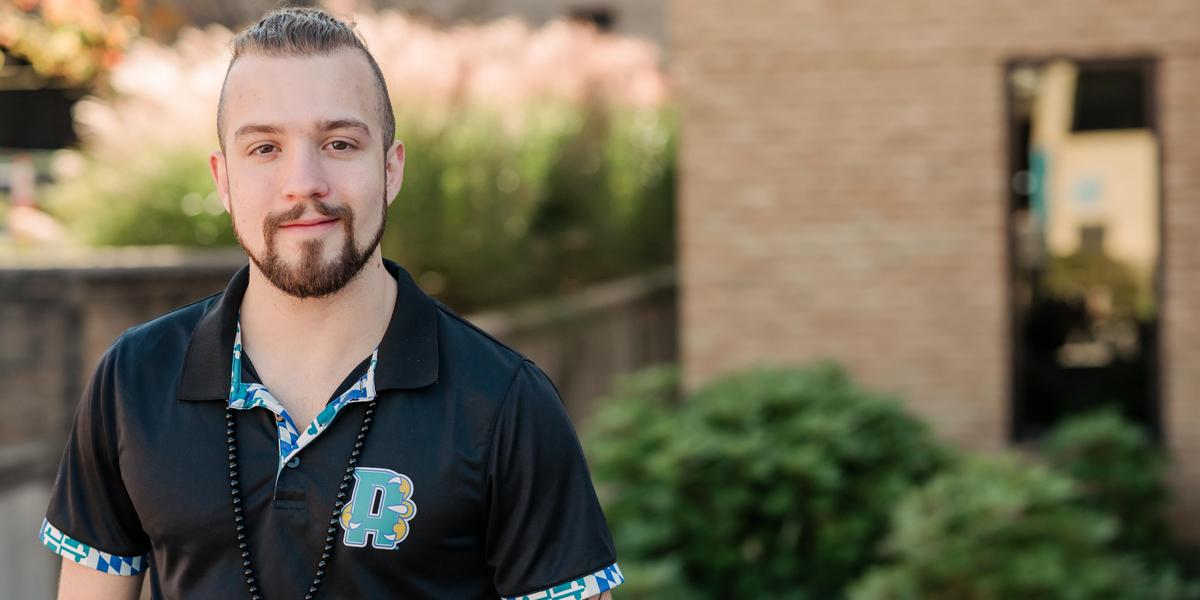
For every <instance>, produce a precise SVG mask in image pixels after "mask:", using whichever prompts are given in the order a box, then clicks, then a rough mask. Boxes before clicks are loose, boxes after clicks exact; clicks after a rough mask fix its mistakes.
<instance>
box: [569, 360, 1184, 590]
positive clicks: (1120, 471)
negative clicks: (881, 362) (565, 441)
mask: <svg viewBox="0 0 1200 600" xmlns="http://www.w3.org/2000/svg"><path fill="white" fill-rule="evenodd" d="M678 377H679V374H678V372H677V370H676V369H675V368H674V367H655V368H651V369H647V370H644V371H641V372H639V373H636V374H634V375H632V376H629V377H628V378H625V379H623V380H621V381H620V382H618V386H617V389H616V391H615V392H614V393H613V395H612V396H611V397H609V398H607V399H605V401H604V403H603V404H602V408H601V410H600V411H599V412H598V413H597V415H596V418H595V420H594V421H593V422H592V423H591V425H590V427H589V429H588V430H587V431H586V432H585V433H586V435H585V436H584V439H585V441H586V442H587V443H586V447H587V449H588V453H589V460H590V462H591V465H592V469H593V470H592V473H593V476H594V477H595V479H596V481H597V483H598V489H599V491H600V494H601V500H602V502H603V503H604V505H605V514H606V515H607V517H608V520H609V525H610V527H611V529H612V532H613V536H614V540H615V542H616V544H617V552H618V558H619V560H620V562H621V565H622V568H623V569H624V570H625V572H626V575H627V582H626V583H625V584H624V585H623V586H622V590H621V591H622V597H624V598H629V599H631V600H638V599H642V598H645V599H650V598H653V599H656V600H657V599H672V598H688V599H694V598H714V599H724V598H756V599H758V598H763V599H776V598H789V599H818V598H819V599H822V600H824V599H837V598H847V597H848V598H851V599H852V600H923V599H933V600H1008V599H1010V598H1042V599H1048V600H1056V599H1067V600H1072V599H1078V600H1093V599H1094V600H1102V599H1109V598H1121V599H1133V600H1186V599H1195V598H1200V588H1198V587H1197V585H1196V584H1195V583H1192V582H1187V581H1185V579H1184V578H1183V577H1182V576H1181V575H1180V572H1181V571H1180V570H1179V569H1178V567H1177V563H1179V561H1178V559H1176V558H1173V557H1172V552H1171V548H1172V541H1171V540H1170V536H1169V535H1168V533H1167V531H1166V530H1165V528H1164V526H1163V516H1162V510H1163V506H1164V500H1165V494H1166V493H1165V490H1164V484H1163V480H1162V474H1163V471H1162V467H1163V465H1164V462H1163V457H1162V456H1161V454H1160V453H1159V452H1158V451H1157V450H1156V449H1155V448H1154V447H1153V445H1152V444H1151V443H1150V442H1149V440H1148V439H1147V438H1146V437H1145V435H1144V434H1143V433H1142V432H1141V430H1140V429H1139V428H1138V427H1137V426H1135V425H1133V424H1131V423H1128V422H1125V421H1123V420H1121V419H1120V417H1118V416H1117V415H1115V414H1112V413H1107V412H1106V413H1099V414H1094V415H1084V416H1080V417H1076V418H1074V419H1070V420H1068V421H1066V422H1064V423H1063V424H1061V425H1060V426H1059V427H1057V428H1056V429H1055V430H1054V431H1052V432H1051V435H1049V436H1048V437H1047V438H1046V439H1045V440H1044V442H1043V445H1042V447H1040V448H1039V450H1041V452H1035V453H1032V454H1031V456H1029V457H1018V456H1017V455H1015V454H1010V453H999V454H996V455H989V456H980V455H976V454H973V453H969V452H963V451H958V450H952V449H950V448H948V447H946V446H943V445H941V444H939V443H937V442H936V441H935V440H934V439H933V438H932V437H931V435H930V433H929V431H928V428H927V427H926V426H925V425H924V424H922V423H921V422H920V421H918V420H917V419H915V418H914V417H912V416H910V415H909V414H907V413H906V412H905V411H904V410H903V409H902V408H901V407H900V406H899V405H898V404H897V403H896V402H895V401H894V400H892V399H891V398H888V397H886V396H880V395H878V394H875V393H872V392H869V391H866V390H863V389H861V388H859V387H857V386H855V385H854V384H853V383H852V382H851V381H850V379H849V377H848V376H847V374H846V373H845V371H844V370H842V369H841V368H839V367H838V366H836V365H835V364H833V363H830V362H820V363H814V364H812V365H810V366H806V367H801V368H783V367H769V368H768V367H764V368H757V369H750V370H746V371H742V372H737V373H733V374H730V375H726V376H724V377H721V378H719V379H717V380H715V381H713V382H711V383H709V384H707V385H705V386H703V387H702V388H700V389H698V390H696V391H694V392H692V393H690V394H687V395H686V396H685V395H684V394H682V393H681V392H680V388H679V381H678Z"/></svg>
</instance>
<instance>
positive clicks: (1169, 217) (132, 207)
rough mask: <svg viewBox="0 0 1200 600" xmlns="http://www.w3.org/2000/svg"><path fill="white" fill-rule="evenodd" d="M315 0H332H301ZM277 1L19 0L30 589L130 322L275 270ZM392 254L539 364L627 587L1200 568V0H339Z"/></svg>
mask: <svg viewBox="0 0 1200 600" xmlns="http://www.w3.org/2000/svg"><path fill="white" fill-rule="evenodd" d="M299 4H304V3H299ZM273 5H274V3H273V2H265V1H260V0H251V1H245V2H236V3H235V2H225V1H218V0H189V1H185V0H0V410H3V411H4V413H5V414H7V415H8V417H7V418H5V419H4V420H3V421H0V512H2V513H3V514H5V515H6V518H5V519H3V520H2V521H0V581H3V582H4V585H3V586H0V598H49V597H51V596H52V594H53V589H54V584H55V579H56V576H57V568H58V561H59V559H58V558H57V557H56V556H54V555H52V554H51V553H50V552H48V551H46V550H44V549H43V548H41V547H40V545H39V544H38V543H37V540H36V532H37V528H38V526H39V524H40V523H41V519H42V516H43V515H44V512H45V508H46V502H47V500H48V493H49V488H50V484H51V482H52V480H53V476H54V473H55V471H56V469H57V465H58V460H59V457H60V456H61V452H62V447H63V444H64V443H65V435H66V431H67V427H68V425H69V422H70V419H71V416H72V413H73V411H74V408H75V405H76V403H77V402H78V399H79V395H80V393H81V392H82V389H83V386H84V384H85V382H86V380H87V379H88V378H89V377H90V375H91V372H92V369H93V368H94V366H95V364H96V361H97V359H98V358H99V356H100V354H101V353H102V352H103V351H104V349H105V348H107V346H108V345H109V344H110V343H112V341H113V340H114V339H115V338H116V337H117V336H118V335H119V334H120V333H121V332H122V331H123V330H124V329H125V328H127V327H130V326H132V325H134V324H137V323H139V322H142V321H145V320H148V319H150V318H152V317H154V316H157V315H159V314H161V313H163V312H166V311H168V310H170V309H172V308H175V307H177V306H181V305H184V304H187V303H190V302H191V301H193V300H195V299H198V298H201V297H203V296H206V295H209V294H211V293H214V292H217V291H219V290H221V289H222V288H223V287H224V285H225V283H226V282H227V280H228V278H229V276H230V275H231V274H232V273H233V272H234V271H235V270H236V269H237V268H238V267H240V266H241V265H242V264H244V263H245V262H246V258H245V255H244V254H242V253H241V251H240V249H239V248H238V247H237V245H236V242H235V241H234V238H233V234H232V229H231V227H230V223H229V218H228V215H226V214H225V213H224V211H223V208H222V206H221V203H220V201H219V199H218V198H217V196H216V194H215V191H214V188H213V184H212V182H211V179H210V176H209V173H208V167H207V162H206V157H207V155H208V153H209V152H211V151H212V150H213V149H215V148H216V132H215V113H216V99H217V94H218V92H219V89H220V85H221V79H222V77H223V75H224V71H225V67H226V65H227V62H228V56H229V49H228V44H229V41H230V39H231V38H232V36H233V32H235V31H237V30H238V29H240V28H241V27H244V26H246V25H248V24H249V23H252V22H253V21H254V20H255V19H256V18H257V17H258V16H260V15H261V14H262V13H263V12H264V11H266V10H268V9H269V8H271V7H272V6H273ZM309 5H315V6H321V7H324V8H326V9H328V10H330V11H331V12H334V13H335V14H337V15H339V16H343V17H346V18H351V19H353V20H354V22H355V23H356V26H357V28H358V30H359V31H361V32H362V34H363V35H364V37H365V38H366V40H367V43H368V46H369V47H370V48H371V50H372V52H373V53H374V55H375V56H376V58H377V60H378V61H379V63H380V66H381V68H382V70H383V73H384V76H385V78H386V79H387V81H388V86H389V89H390V91H391V94H392V100H393V102H394V103H395V110H396V114H397V137H399V138H400V139H402V140H404V142H405V145H406V147H407V150H408V163H407V171H406V175H405V185H404V188H403V190H402V191H401V192H400V194H399V196H398V197H397V199H396V201H395V203H394V204H393V206H392V208H391V210H390V211H389V217H388V225H387V230H386V233H385V237H384V240H383V248H384V253H385V255H387V256H388V257H389V258H392V259H394V260H396V261H398V262H399V263H400V264H402V265H403V266H404V267H405V268H406V269H408V270H409V272H411V273H412V274H413V276H414V277H415V278H416V279H417V281H418V283H419V284H420V285H421V287H422V288H423V289H424V290H425V291H426V292H427V293H429V294H431V295H433V296H435V297H437V298H438V299H440V300H441V301H442V302H444V303H446V304H447V305H449V306H450V307H451V308H453V309H455V310H457V311H458V312H461V313H463V314H465V315H466V316H467V317H468V318H469V319H471V320H472V321H474V322H475V323H477V324H478V325H480V326H481V327H483V328H484V329H486V330H487V331H489V332H491V333H492V334H494V335H496V336H497V337H499V338H500V339H502V340H504V341H506V342H507V343H509V344H511V345H513V346H514V347H515V348H517V349H518V350H520V351H521V352H523V353H525V354H526V355H528V356H530V357H531V358H532V359H534V360H535V361H536V362H537V363H538V364H539V365H541V366H543V368H545V369H546V371H547V372H548V373H549V374H550V375H551V377H552V379H553V380H554V381H555V383H556V384H557V386H558V388H559V390H560V391H561V392H562V395H563V397H564V401H565V402H566V404H567V406H568V410H569V411H570V412H571V414H572V417H573V419H574V421H575V424H576V427H577V429H578V430H579V433H580V435H581V437H582V438H583V440H584V443H585V447H586V449H587V452H588V457H589V462H590V464H591V467H592V475H593V477H594V479H595V481H596V484H597V488H598V491H599V492H600V495H601V500H602V502H603V503H604V505H605V510H606V514H607V516H608V519H609V523H610V526H611V528H612V530H613V534H614V538H615V540H616V542H617V547H618V556H619V559H620V564H621V566H622V568H623V570H624V571H625V573H626V576H627V583H626V584H625V585H623V586H622V587H621V588H620V589H619V593H618V595H619V596H620V597H623V598H655V599H656V600H657V599H662V598H668V599H670V598H787V599H815V598H822V599H824V598H853V599H858V600H867V599H879V600H883V599H895V600H905V599H917V598H938V599H947V600H949V599H959V598H964V599H979V600H986V599H1007V598H1072V599H1090V598H1097V599H1099V598H1146V599H1175V598H1200V398H1198V395H1200V392H1197V390H1200V343H1198V342H1197V341H1196V340H1200V248H1197V246H1196V244H1195V240H1196V238H1198V237H1200V27H1198V26H1197V24H1198V23H1200V4H1198V3H1196V2H1194V1H1190V0H1153V1H1146V2H1124V3H1123V2H1107V3H1095V2H1085V1H1083V0H1041V1H1039V2H1033V1H1032V0H1020V1H1016V2H1006V3H990V2H989V3H985V2H952V1H950V0H899V1H897V0H892V1H886V2H885V1H882V0H862V1H858V2H829V1H825V0H774V1H771V2H767V1H764V0H743V1H741V2H737V3H730V2H717V1H715V0H375V1H374V2H368V1H366V0H362V1H354V0H327V1H325V2H317V3H309Z"/></svg>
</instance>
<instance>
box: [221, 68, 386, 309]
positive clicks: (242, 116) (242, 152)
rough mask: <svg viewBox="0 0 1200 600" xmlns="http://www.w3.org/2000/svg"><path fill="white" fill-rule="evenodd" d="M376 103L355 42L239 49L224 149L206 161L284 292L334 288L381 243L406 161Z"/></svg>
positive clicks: (245, 244) (249, 244)
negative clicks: (310, 48)
mask: <svg viewBox="0 0 1200 600" xmlns="http://www.w3.org/2000/svg"><path fill="white" fill-rule="evenodd" d="M378 102H379V92H378V90H377V89H376V87H375V80H374V78H373V75H372V72H371V68H370V66H369V65H368V64H367V61H366V59H365V58H364V57H363V56H362V55H361V54H360V53H359V52H357V51H355V50H351V49H344V50H337V51H335V52H331V53H329V54H326V55H317V56H304V57H271V56H262V55H254V54H251V55H244V56H242V57H241V58H239V59H238V60H237V62H236V63H234V65H233V68H232V69H231V70H230V71H229V76H228V78H227V80H226V83H225V99H224V115H223V119H222V123H223V124H224V127H225V131H224V132H223V133H224V136H225V149H224V151H218V152H214V153H213V154H212V155H211V156H210V157H209V166H210V168H211V170H212V175H213V180H214V181H215V182H216V184H217V190H218V192H219V193H220V195H221V200H222V202H223V203H224V205H225V210H227V211H229V213H230V216H231V218H232V220H233V228H234V232H235V234H236V235H237V239H238V241H239V243H241V245H242V248H243V249H245V251H246V253H247V254H248V255H249V256H250V258H251V260H252V261H253V262H254V264H255V265H256V266H257V267H258V269H259V270H260V271H262V273H263V275H264V276H266V278H267V279H268V280H269V281H270V282H271V283H272V284H273V285H274V286H275V287H277V288H279V289H280V290H282V291H283V292H285V293H287V294H290V295H292V296H296V297H298V298H311V297H320V296H325V295H328V294H332V293H334V292H337V291H338V290H340V289H341V288H342V287H344V286H345V285H346V284H347V283H349V281H350V280H351V279H353V278H354V276H355V275H356V274H357V273H358V272H359V271H360V270H361V269H362V267H363V265H364V264H365V263H366V262H367V260H368V259H370V258H371V257H372V256H373V255H374V254H375V253H377V252H378V245H379V238H380V237H381V236H382V234H383V224H384V217H385V215H386V211H387V206H388V205H389V204H391V201H392V199H393V198H394V197H395V195H396V192H398V191H399V190H400V183H401V179H402V175H403V170H404V146H403V144H401V143H400V142H394V143H393V142H392V140H383V139H382V137H383V133H382V120H381V118H380V116H379V110H378V106H379V104H378ZM385 141H386V142H387V147H388V151H387V152H386V153H384V152H383V151H382V150H383V148H384V146H383V144H384V142H385Z"/></svg>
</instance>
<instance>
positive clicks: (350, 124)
mask: <svg viewBox="0 0 1200 600" xmlns="http://www.w3.org/2000/svg"><path fill="white" fill-rule="evenodd" d="M335 129H358V130H360V131H361V132H362V134H363V135H365V136H367V137H371V129H370V128H369V127H367V124H366V123H363V122H362V121H359V120H358V119H323V120H321V121H317V131H322V132H324V131H333V130H335ZM282 132H283V130H282V129H280V128H279V127H278V126H275V125H263V124H259V123H250V124H247V125H242V126H241V127H239V128H238V130H237V131H236V132H235V133H234V134H233V139H235V140H236V139H238V138H240V137H242V136H245V135H250V134H252V133H267V134H276V135H277V134H279V133H282Z"/></svg>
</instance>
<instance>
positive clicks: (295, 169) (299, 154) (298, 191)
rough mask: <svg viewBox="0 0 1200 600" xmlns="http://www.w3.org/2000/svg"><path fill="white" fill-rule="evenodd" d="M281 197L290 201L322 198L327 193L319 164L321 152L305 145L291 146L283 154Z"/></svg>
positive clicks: (323, 173) (326, 186) (322, 169)
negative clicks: (289, 149)
mask: <svg viewBox="0 0 1200 600" xmlns="http://www.w3.org/2000/svg"><path fill="white" fill-rule="evenodd" d="M284 163H285V164H286V166H285V167H284V175H283V177H284V179H283V190H282V192H283V195H284V197H286V198H288V199H290V200H306V199H308V198H322V197H324V196H325V195H326V194H328V193H329V184H328V182H327V181H326V180H325V172H324V167H323V165H322V164H321V152H320V149H318V148H312V147H310V146H307V145H301V146H293V147H292V148H291V152H285V153H284Z"/></svg>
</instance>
